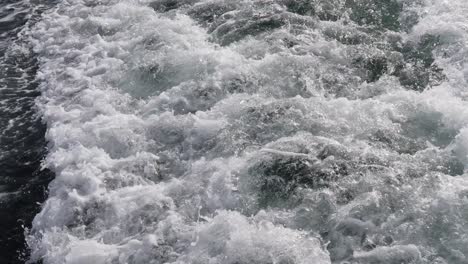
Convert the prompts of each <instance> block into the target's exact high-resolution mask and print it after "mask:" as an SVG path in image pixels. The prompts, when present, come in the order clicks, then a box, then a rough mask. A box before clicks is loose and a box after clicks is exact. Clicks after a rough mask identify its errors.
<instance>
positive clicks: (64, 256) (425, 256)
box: [28, 0, 468, 264]
mask: <svg viewBox="0 0 468 264" xmlns="http://www.w3.org/2000/svg"><path fill="white" fill-rule="evenodd" d="M163 2H167V1H137V0H107V1H100V2H99V3H97V2H93V1H85V0H68V1H63V2H61V3H60V4H59V5H58V7H57V8H56V9H54V10H53V11H52V12H49V13H48V14H46V15H45V16H44V18H43V21H42V22H40V23H39V24H38V25H37V26H36V27H35V29H34V31H33V32H31V41H32V42H33V44H34V47H35V51H36V52H37V53H38V54H39V60H40V63H41V67H40V70H39V78H40V80H41V81H42V84H41V86H40V89H41V91H42V96H41V98H40V99H39V100H38V106H39V107H40V110H41V113H42V115H43V116H44V120H45V122H46V123H47V126H48V131H47V140H48V141H49V143H50V148H49V154H48V156H47V159H46V160H45V162H44V166H46V167H48V168H50V169H52V170H53V171H54V172H55V174H56V178H55V180H54V181H53V182H52V183H51V184H50V186H49V190H50V192H49V198H48V200H47V201H46V202H45V204H44V205H43V209H42V211H41V212H40V213H39V214H38V215H37V216H36V218H35V220H34V223H33V228H32V230H31V231H30V232H29V238H28V244H29V246H30V247H31V250H32V260H33V261H34V260H39V259H42V260H43V261H44V262H45V263H178V264H182V263H200V264H201V263H212V264H218V263H219V264H221V263H232V264H234V263H258V264H267V263H297V264H302V263H303V264H306V263H331V262H332V261H334V262H336V263H338V262H337V261H342V260H343V261H350V262H351V263H431V261H433V260H434V261H435V260H436V259H439V260H443V261H446V262H447V263H465V262H464V261H466V260H467V259H468V251H467V248H468V247H464V246H465V245H468V238H466V237H465V236H464V235H463V233H465V232H466V230H468V229H467V228H468V222H466V219H468V214H467V213H466V212H468V207H467V206H466V205H465V204H466V203H465V204H464V203H463V202H462V201H465V200H466V194H467V190H468V183H466V181H465V180H464V176H466V173H465V170H464V166H466V164H467V162H468V132H467V131H468V127H467V125H468V121H467V120H468V110H467V109H468V103H467V101H466V100H465V99H466V94H465V92H464V90H463V89H464V88H465V87H466V84H467V82H466V80H465V76H466V73H467V72H468V70H466V69H468V67H466V66H465V59H464V58H465V57H466V56H464V55H465V54H466V38H467V36H468V34H467V32H466V30H467V26H466V19H465V18H466V14H467V13H466V12H464V10H466V9H467V5H466V4H465V3H464V1H462V0H460V1H451V2H450V3H449V2H444V3H439V1H432V2H431V1H427V3H425V5H424V6H423V7H421V8H422V9H421V10H420V11H421V14H420V15H421V16H422V17H421V18H420V21H419V22H418V24H417V25H416V26H415V27H414V28H413V29H412V31H411V32H408V33H407V34H406V33H405V34H402V35H404V36H402V38H403V39H405V40H417V39H419V38H421V37H422V36H423V35H425V34H433V35H437V36H439V37H440V38H441V43H442V44H440V45H439V46H437V48H436V49H435V50H434V56H435V62H436V63H437V64H438V65H439V66H440V67H442V68H443V70H444V73H446V80H445V81H443V82H442V83H441V84H440V85H437V86H434V87H431V88H430V89H426V90H424V91H409V90H407V89H405V88H404V87H403V86H402V85H401V84H400V83H399V82H398V80H397V78H395V77H392V76H383V77H382V78H381V79H380V80H379V81H377V82H373V83H371V82H367V81H365V80H364V77H363V76H360V74H361V73H359V72H358V71H357V70H355V69H354V68H353V67H354V66H353V61H355V57H356V53H357V54H360V53H366V52H367V51H368V52H369V53H372V52H376V51H374V50H372V49H371V48H369V47H368V46H366V45H365V44H359V45H345V44H343V43H340V42H339V41H336V40H335V39H333V38H330V37H329V35H330V34H331V33H330V32H332V33H333V34H335V33H336V32H338V31H340V30H342V31H344V32H347V33H349V34H350V35H353V34H354V35H355V34H358V33H357V32H360V31H358V29H359V28H358V27H356V26H355V25H346V26H345V25H343V23H342V21H336V22H333V21H328V22H319V21H316V20H315V19H310V18H301V17H300V16H298V15H296V14H292V13H289V12H286V11H285V7H284V5H283V4H284V3H287V2H288V1H275V3H273V1H272V3H270V2H268V3H266V2H264V1H242V2H241V1H239V2H233V1H180V3H179V2H177V1H175V3H174V4H185V5H181V6H180V7H179V8H178V9H174V10H170V11H168V12H165V13H162V12H158V11H157V10H158V8H159V6H158V4H161V3H163ZM335 2H336V3H335ZM338 2H340V1H334V2H333V3H335V4H336V6H337V7H339V6H341V5H339V3H338ZM314 3H315V1H314ZM340 3H341V2H340ZM210 4H213V5H221V6H224V7H226V8H227V9H229V8H233V10H237V11H230V12H227V11H226V13H225V14H223V17H222V18H220V19H221V20H222V21H224V24H222V26H219V27H217V28H216V30H210V29H207V28H205V27H204V26H203V22H197V21H196V20H195V19H194V18H193V17H191V16H190V12H191V11H192V10H198V9H196V8H200V10H202V8H204V7H205V5H210ZM317 4H318V3H317ZM323 8H325V10H326V8H327V7H326V6H325V7H323ZM155 9H156V10H155ZM257 9H258V10H257ZM208 10H214V11H213V12H215V11H216V10H215V9H208ZM210 12H211V11H210ZM266 17H269V18H270V19H273V20H274V19H279V21H280V22H281V21H288V23H289V24H288V23H286V24H285V25H283V26H281V27H278V28H273V29H272V30H271V31H270V32H267V33H265V32H260V33H258V34H260V36H261V37H255V34H250V35H249V34H247V36H245V37H244V38H239V39H237V35H236V34H240V33H239V32H241V33H242V32H244V31H247V29H248V28H247V29H246V28H245V27H247V26H245V25H244V24H242V23H244V22H245V21H243V22H242V21H241V22H239V21H238V20H236V19H240V18H245V19H246V20H249V19H251V21H252V22H251V23H253V24H248V25H250V26H252V28H254V29H255V28H256V27H255V25H254V23H263V22H262V21H263V20H262V19H264V18H266ZM258 21H260V22H258ZM298 21H299V22H298ZM434 21H435V22H434ZM273 22H275V21H273ZM273 22H272V23H273ZM243 26H245V27H243ZM243 30H244V31H243ZM333 30H335V31H336V32H335V31H333ZM361 33H362V32H361ZM361 33H359V34H361ZM223 34H224V35H223ZM262 34H263V35H262ZM327 34H328V35H327ZM336 34H338V33H336ZM362 34H364V33H362ZM388 34H389V36H387V37H388V38H391V33H388ZM394 34H396V33H394ZM354 35H353V36H354ZM288 41H289V42H291V43H293V44H294V45H293V44H291V45H292V47H288V44H287V43H289V42H288ZM444 54H445V55H444ZM278 164H279V165H278ZM460 164H461V165H460ZM460 166H461V168H460ZM283 168H287V169H284V170H283ZM285 170H287V171H286V172H285ZM291 171H292V172H291ZM311 171H312V172H311ZM288 173H291V174H293V176H291V177H293V178H294V177H295V178H294V179H292V180H289V182H287V181H288V179H287V178H285V177H286V176H284V175H283V176H282V174H288ZM288 175H289V174H288ZM343 175H345V176H343ZM321 177H322V178H321ZM277 186H280V188H278V189H275V188H277ZM304 186H309V187H310V188H305V187H304ZM452 186H453V188H452ZM442 208H446V209H442ZM442 212H443V213H442ZM450 222H452V223H454V226H450ZM451 239H453V241H456V243H455V242H453V241H451Z"/></svg>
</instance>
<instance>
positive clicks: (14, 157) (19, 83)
mask: <svg viewBox="0 0 468 264" xmlns="http://www.w3.org/2000/svg"><path fill="white" fill-rule="evenodd" d="M51 3H52V1H46V2H44V1H19V0H9V1H1V2H0V128H1V130H0V263H5V264H13V263H24V259H25V258H27V251H26V250H25V246H26V245H25V241H24V239H25V238H24V228H25V227H26V228H27V227H30V224H31V221H32V219H33V217H34V215H35V214H36V213H38V212H39V211H40V206H39V205H38V203H40V202H43V201H44V200H45V198H46V197H45V189H46V188H47V184H48V183H49V181H50V180H51V178H52V175H51V173H50V172H49V171H48V170H41V169H40V163H41V160H42V159H43V157H44V155H45V145H46V142H45V140H44V133H45V127H44V125H43V124H42V123H41V122H40V116H38V115H37V113H36V111H35V102H34V100H35V99H36V97H38V96H39V95H40V92H39V91H38V90H37V83H36V82H35V81H34V80H35V76H36V69H37V66H38V65H37V61H36V60H35V56H34V55H33V54H34V53H33V52H32V50H31V48H32V47H31V45H30V44H29V42H28V40H27V36H26V34H27V32H28V31H29V29H30V28H31V27H32V25H34V23H35V22H36V21H37V20H39V19H40V14H41V13H42V12H43V11H44V10H46V9H47V8H48V6H50V5H51Z"/></svg>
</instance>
